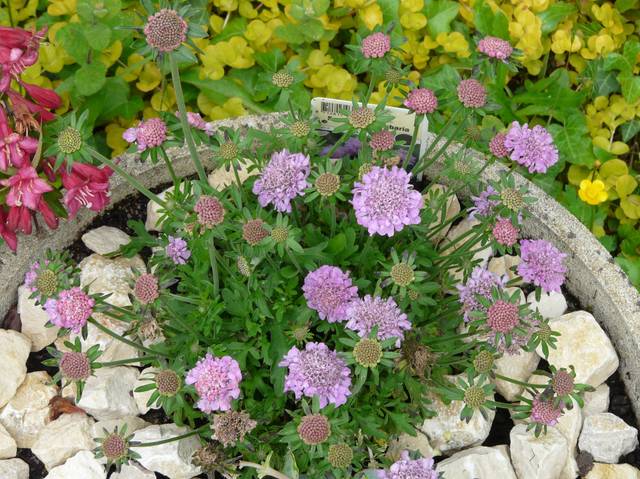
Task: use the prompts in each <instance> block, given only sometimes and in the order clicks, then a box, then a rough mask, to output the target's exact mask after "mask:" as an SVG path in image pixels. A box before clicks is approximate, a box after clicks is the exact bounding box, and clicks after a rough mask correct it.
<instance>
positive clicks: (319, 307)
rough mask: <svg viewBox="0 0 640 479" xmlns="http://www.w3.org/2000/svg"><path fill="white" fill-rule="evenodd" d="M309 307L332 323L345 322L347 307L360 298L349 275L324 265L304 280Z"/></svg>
mask: <svg viewBox="0 0 640 479" xmlns="http://www.w3.org/2000/svg"><path fill="white" fill-rule="evenodd" d="M302 291H304V297H305V299H306V300H307V306H309V308H311V309H313V310H314V311H317V312H318V315H319V316H320V319H326V320H327V321H328V322H330V323H335V322H336V321H344V320H345V319H346V318H347V307H348V306H349V303H351V301H353V300H355V299H356V298H357V297H358V288H357V286H354V285H353V283H352V282H351V278H349V274H348V273H345V272H343V271H342V270H341V269H340V268H337V267H335V266H329V265H323V266H320V267H319V268H318V269H316V270H314V271H311V272H310V273H309V274H307V276H306V277H305V278H304V284H303V286H302Z"/></svg>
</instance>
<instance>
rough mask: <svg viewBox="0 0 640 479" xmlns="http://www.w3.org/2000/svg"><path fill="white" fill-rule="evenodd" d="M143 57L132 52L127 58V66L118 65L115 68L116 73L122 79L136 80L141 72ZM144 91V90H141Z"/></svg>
mask: <svg viewBox="0 0 640 479" xmlns="http://www.w3.org/2000/svg"><path fill="white" fill-rule="evenodd" d="M145 62H146V60H145V58H144V57H143V56H142V55H140V54H138V53H132V54H131V55H129V58H127V66H126V67H118V68H116V75H118V76H121V77H122V78H123V79H124V81H127V82H132V81H134V80H137V79H138V77H139V76H140V73H141V72H142V68H143V66H144V64H145ZM143 91H144V90H143Z"/></svg>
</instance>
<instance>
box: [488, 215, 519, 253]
mask: <svg viewBox="0 0 640 479" xmlns="http://www.w3.org/2000/svg"><path fill="white" fill-rule="evenodd" d="M518 234H519V231H518V228H516V226H514V224H513V223H512V222H511V220H510V219H509V218H498V219H497V220H496V222H495V224H494V225H493V228H492V229H491V235H492V236H493V239H494V240H495V241H496V243H498V245H500V246H506V247H508V248H510V247H512V246H513V245H515V244H516V243H517V242H518Z"/></svg>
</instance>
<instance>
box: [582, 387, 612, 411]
mask: <svg viewBox="0 0 640 479" xmlns="http://www.w3.org/2000/svg"><path fill="white" fill-rule="evenodd" d="M608 410H609V386H608V385H607V384H601V385H600V386H598V387H597V388H596V390H595V391H591V392H587V393H585V394H584V407H583V408H582V415H583V416H584V417H587V416H591V415H592V414H599V413H601V412H607V411H608Z"/></svg>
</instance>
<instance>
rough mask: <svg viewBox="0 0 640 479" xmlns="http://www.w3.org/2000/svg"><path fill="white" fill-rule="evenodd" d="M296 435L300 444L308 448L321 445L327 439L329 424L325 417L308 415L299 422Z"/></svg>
mask: <svg viewBox="0 0 640 479" xmlns="http://www.w3.org/2000/svg"><path fill="white" fill-rule="evenodd" d="M298 435H299V436H300V439H302V442H304V443H305V444H308V445H309V446H313V445H315V444H321V443H323V442H324V441H326V440H327V439H329V436H330V435H331V424H329V420H328V419H327V417H326V416H323V415H322V414H309V415H308V416H304V417H303V418H302V419H301V420H300V424H299V425H298Z"/></svg>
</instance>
